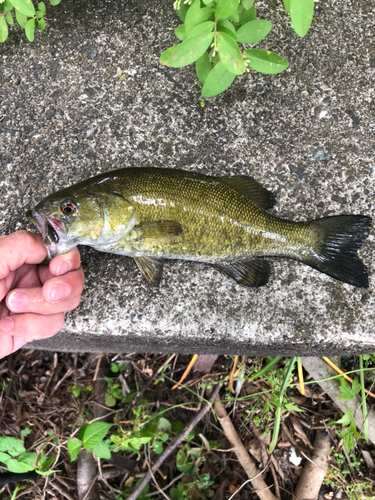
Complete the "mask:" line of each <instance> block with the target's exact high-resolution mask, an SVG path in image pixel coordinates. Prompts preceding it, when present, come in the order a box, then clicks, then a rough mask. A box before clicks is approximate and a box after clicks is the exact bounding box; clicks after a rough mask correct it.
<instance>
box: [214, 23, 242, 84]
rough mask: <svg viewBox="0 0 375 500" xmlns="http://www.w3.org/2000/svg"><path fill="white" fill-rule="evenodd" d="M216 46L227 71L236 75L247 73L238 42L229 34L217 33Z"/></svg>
mask: <svg viewBox="0 0 375 500" xmlns="http://www.w3.org/2000/svg"><path fill="white" fill-rule="evenodd" d="M216 44H217V49H218V52H219V56H220V60H221V61H222V63H223V64H224V66H225V67H226V68H227V70H228V71H230V72H231V73H234V74H235V75H242V73H243V72H244V71H245V68H246V64H245V61H244V58H243V57H242V54H241V52H240V49H239V48H238V45H237V42H235V41H234V40H233V38H232V37H231V36H230V35H228V34H227V33H217V34H216Z"/></svg>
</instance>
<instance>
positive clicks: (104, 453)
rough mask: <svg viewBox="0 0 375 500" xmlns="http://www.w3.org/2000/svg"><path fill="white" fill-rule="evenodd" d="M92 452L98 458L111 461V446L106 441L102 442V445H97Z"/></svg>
mask: <svg viewBox="0 0 375 500" xmlns="http://www.w3.org/2000/svg"><path fill="white" fill-rule="evenodd" d="M92 452H93V453H94V455H96V456H97V457H98V458H105V459H106V460H109V459H110V458H111V450H110V449H109V445H108V443H105V442H104V441H101V442H100V443H98V444H96V445H95V446H94V447H93V449H92Z"/></svg>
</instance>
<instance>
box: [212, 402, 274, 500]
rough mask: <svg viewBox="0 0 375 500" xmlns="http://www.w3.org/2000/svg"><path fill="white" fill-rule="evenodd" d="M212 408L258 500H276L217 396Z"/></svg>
mask: <svg viewBox="0 0 375 500" xmlns="http://www.w3.org/2000/svg"><path fill="white" fill-rule="evenodd" d="M214 410H215V413H216V416H217V418H218V420H219V422H220V424H221V427H222V428H223V431H224V434H225V436H226V437H227V439H228V441H229V442H230V444H231V445H232V447H233V448H234V452H235V454H236V456H237V458H238V461H239V462H240V464H241V465H242V467H243V469H244V471H245V472H246V474H247V475H248V477H249V480H250V481H251V484H252V485H253V488H254V490H255V493H256V494H257V495H258V496H259V498H260V500H277V498H276V497H275V495H273V493H272V492H271V491H269V489H268V486H267V484H266V483H265V482H264V480H263V478H262V477H261V475H260V474H259V471H258V469H257V466H256V465H255V463H254V462H253V460H252V459H251V458H250V455H249V453H248V451H247V450H246V448H245V447H244V445H243V444H242V442H241V440H240V438H239V436H238V434H237V431H236V429H235V428H234V426H233V424H232V421H231V420H230V418H229V417H228V414H227V412H226V410H225V408H224V405H223V404H222V403H221V402H220V400H219V398H218V397H216V402H215V406H214Z"/></svg>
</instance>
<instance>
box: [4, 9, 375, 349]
mask: <svg viewBox="0 0 375 500" xmlns="http://www.w3.org/2000/svg"><path fill="white" fill-rule="evenodd" d="M274 3H275V2H263V3H262V2H257V6H258V17H259V18H265V19H270V20H271V21H272V22H273V24H274V28H273V30H272V31H271V34H270V35H268V37H267V38H266V39H265V41H264V42H262V43H260V44H258V47H259V48H268V49H270V50H273V51H275V52H278V53H279V54H280V55H282V56H284V57H285V58H287V59H288V60H289V62H290V68H289V69H288V70H287V71H285V72H284V73H281V74H280V75H275V76H268V75H260V74H256V73H254V72H251V73H249V74H246V75H243V76H241V77H238V78H237V79H236V80H235V82H234V84H233V85H232V87H231V88H230V89H229V90H228V91H227V92H225V94H223V95H221V96H218V97H216V98H213V99H207V100H205V106H204V107H202V105H201V101H202V98H201V97H200V85H199V83H198V81H197V79H196V77H195V74H194V68H193V66H191V67H187V68H184V69H182V70H175V69H170V68H166V67H163V66H160V65H159V63H158V58H159V55H160V54H161V53H162V51H163V50H165V49H166V48H168V47H170V46H171V45H172V44H174V43H176V39H175V38H174V35H173V29H174V27H175V26H176V25H177V24H178V21H177V16H176V14H175V12H174V11H173V9H172V1H171V0H154V1H149V0H130V1H126V2H125V1H124V2H121V1H120V0H110V1H109V0H101V1H100V2H99V1H95V0H87V1H84V2H83V1H74V2H73V1H72V0H63V1H62V2H61V4H60V5H59V6H58V7H55V8H53V7H50V8H49V9H48V15H47V17H49V18H50V19H51V20H50V22H48V27H47V29H46V31H45V32H38V33H37V36H36V39H35V42H34V43H29V42H27V40H26V38H25V37H24V35H23V34H22V33H21V32H20V30H17V29H12V30H11V34H10V37H9V40H8V41H7V42H6V43H5V44H2V45H1V46H0V120H1V122H0V127H1V128H0V165H1V167H0V189H1V197H0V208H1V217H0V231H1V233H3V234H6V233H9V232H11V231H14V230H16V229H20V228H26V227H27V228H29V229H31V226H30V225H28V223H27V221H26V219H25V215H24V214H25V212H26V210H27V209H28V208H29V207H31V206H33V205H34V204H35V203H36V202H37V201H38V200H39V199H40V198H41V197H43V196H45V194H46V193H50V192H52V191H54V190H56V189H59V188H62V187H64V186H66V185H68V184H71V183H74V182H77V181H79V180H81V179H84V178H87V177H90V176H91V175H94V174H96V173H99V172H104V171H109V170H113V169H116V168H120V167H125V166H141V165H142V166H151V165H153V166H160V167H169V168H184V169H187V170H192V171H196V172H203V173H207V174H214V175H228V174H250V175H252V176H254V177H255V178H256V179H257V180H259V181H260V182H262V183H263V184H264V185H265V186H266V187H267V188H269V189H271V190H273V191H274V192H275V193H276V195H277V205H276V207H275V209H274V213H276V214H278V215H280V216H283V217H288V218H292V219H295V220H306V219H310V218H315V217H321V216H325V215H329V214H341V213H344V214H348V213H357V214H358V213H363V214H367V215H371V216H374V215H375V214H374V184H375V160H374V155H375V146H374V144H375V141H374V130H375V116H374V115H375V113H374V82H375V79H374V76H375V40H374V38H375V35H374V34H375V16H374V15H373V12H374V11H373V9H374V3H373V1H372V0H367V1H366V0H360V1H357V2H355V1H354V0H346V1H345V2H343V1H342V0H330V1H320V2H319V3H316V10H315V14H314V22H313V26H312V28H311V30H310V32H309V34H308V35H307V36H306V37H305V38H304V39H299V38H298V37H297V35H296V34H295V33H294V32H293V31H292V29H291V28H290V25H289V20H288V17H287V15H286V13H285V12H283V10H281V9H276V7H275V6H274ZM278 4H279V2H277V5H278ZM373 242H374V237H373V235H370V237H369V239H368V240H367V242H366V244H365V245H364V247H363V249H362V251H361V256H362V258H363V260H364V261H365V263H366V264H367V266H368V268H369V272H370V277H371V279H370V281H371V286H370V288H369V290H361V289H356V288H353V287H351V286H349V285H345V284H342V283H339V282H337V281H334V280H333V279H331V278H329V277H327V276H325V275H323V274H321V273H319V272H317V271H314V270H312V269H310V268H308V267H305V266H303V265H302V264H298V263H296V262H293V261H287V260H274V261H273V264H272V266H273V272H272V277H271V280H270V283H269V284H268V285H267V286H265V287H263V288H261V289H258V290H250V289H245V288H241V287H240V286H238V285H237V284H236V283H235V282H234V281H232V280H230V279H229V278H227V277H225V276H223V275H222V274H220V273H219V272H217V271H216V270H215V269H213V268H211V267H210V266H208V265H205V264H199V263H190V262H182V261H179V262H167V263H166V266H165V274H164V278H163V280H162V283H161V287H160V289H158V290H155V289H152V288H151V287H150V286H149V284H148V283H147V282H146V281H145V280H144V279H143V278H142V276H141V274H140V273H139V271H138V269H137V268H136V266H135V264H134V262H133V261H132V260H131V259H128V258H126V257H119V256H113V255H109V254H99V253H96V252H95V251H94V250H91V249H84V250H83V251H82V255H83V266H84V269H85V272H86V277H87V284H86V288H85V291H84V294H83V300H82V305H81V306H80V307H79V308H78V309H77V310H76V311H75V312H73V313H71V314H68V315H67V318H66V327H65V330H64V331H63V332H61V333H60V334H59V335H58V336H56V337H54V338H53V339H49V340H46V341H43V342H37V343H35V344H34V346H35V347H38V348H42V349H51V350H63V351H66V350H71V351H74V350H77V351H95V350H101V351H109V352H117V351H128V352H129V351H139V352H143V351H149V352H158V351H159V352H184V353H193V352H199V353H211V354H212V353H226V354H248V355H251V356H255V355H286V356H287V355H292V354H293V355H301V356H303V355H310V356H312V355H319V354H330V353H332V354H339V353H354V352H368V351H372V352H374V351H375V332H374V326H373V325H374V320H375V310H374V305H375V296H374V283H375V273H374V251H373Z"/></svg>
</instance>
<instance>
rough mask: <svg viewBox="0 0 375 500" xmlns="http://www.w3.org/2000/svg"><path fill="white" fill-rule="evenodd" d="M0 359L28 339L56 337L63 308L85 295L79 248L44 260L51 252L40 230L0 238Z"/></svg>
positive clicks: (72, 306) (62, 316)
mask: <svg viewBox="0 0 375 500" xmlns="http://www.w3.org/2000/svg"><path fill="white" fill-rule="evenodd" d="M0 256H1V257H0V358H2V357H4V356H7V355H8V354H11V353H12V352H14V351H16V350H17V349H19V348H20V347H22V346H23V345H25V344H26V343H27V342H31V341H32V340H39V339H44V338H47V337H51V336H52V335H55V334H56V333H57V332H58V331H60V330H61V328H62V327H63V325H64V312H66V311H71V310H72V309H75V308H76V307H77V306H78V304H79V302H80V299H81V293H82V290H83V284H84V275H83V271H82V268H81V257H80V254H79V251H78V250H77V248H73V249H72V250H70V251H69V252H67V253H65V254H63V255H58V256H57V257H55V258H53V259H52V260H51V262H50V263H49V264H41V262H43V260H44V259H45V258H46V256H47V250H46V248H45V246H44V245H43V241H42V237H41V236H40V235H39V234H33V233H29V232H28V231H17V232H15V233H13V234H10V235H9V236H0Z"/></svg>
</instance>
